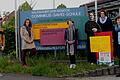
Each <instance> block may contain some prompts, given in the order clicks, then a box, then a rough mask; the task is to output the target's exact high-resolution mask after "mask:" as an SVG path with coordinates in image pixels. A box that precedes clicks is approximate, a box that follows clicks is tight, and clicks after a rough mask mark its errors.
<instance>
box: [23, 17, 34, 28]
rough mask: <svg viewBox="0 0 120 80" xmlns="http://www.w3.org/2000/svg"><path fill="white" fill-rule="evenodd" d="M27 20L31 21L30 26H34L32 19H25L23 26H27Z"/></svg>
mask: <svg viewBox="0 0 120 80" xmlns="http://www.w3.org/2000/svg"><path fill="white" fill-rule="evenodd" d="M26 21H29V27H32V22H31V20H30V19H25V21H24V24H23V26H26Z"/></svg>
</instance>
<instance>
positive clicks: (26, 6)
mask: <svg viewBox="0 0 120 80" xmlns="http://www.w3.org/2000/svg"><path fill="white" fill-rule="evenodd" d="M28 10H32V8H31V6H30V5H29V4H28V2H27V1H26V2H25V3H23V4H22V5H21V6H19V11H28Z"/></svg>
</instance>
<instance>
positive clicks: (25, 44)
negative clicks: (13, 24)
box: [20, 19, 35, 66]
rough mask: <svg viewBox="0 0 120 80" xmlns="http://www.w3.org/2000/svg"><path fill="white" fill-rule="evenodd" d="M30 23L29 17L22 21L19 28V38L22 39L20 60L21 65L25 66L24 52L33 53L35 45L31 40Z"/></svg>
mask: <svg viewBox="0 0 120 80" xmlns="http://www.w3.org/2000/svg"><path fill="white" fill-rule="evenodd" d="M31 27H32V23H31V21H30V19H26V20H25V21H24V25H23V27H21V29H20V34H21V40H22V54H21V61H22V65H23V66H26V65H27V64H26V54H27V53H28V52H30V54H33V52H34V51H35V45H34V41H33V33H32V31H31Z"/></svg>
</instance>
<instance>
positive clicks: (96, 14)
mask: <svg viewBox="0 0 120 80" xmlns="http://www.w3.org/2000/svg"><path fill="white" fill-rule="evenodd" d="M95 19H96V22H97V19H98V13H97V0H95Z"/></svg>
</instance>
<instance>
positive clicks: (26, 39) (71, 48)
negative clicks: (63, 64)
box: [20, 10, 120, 68]
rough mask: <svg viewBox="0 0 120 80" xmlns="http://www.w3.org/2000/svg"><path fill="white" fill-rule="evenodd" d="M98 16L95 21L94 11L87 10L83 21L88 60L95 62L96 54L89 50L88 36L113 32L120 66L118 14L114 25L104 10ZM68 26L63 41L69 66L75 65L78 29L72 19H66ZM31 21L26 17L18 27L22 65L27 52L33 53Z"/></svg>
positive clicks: (119, 25) (119, 21) (73, 66)
mask: <svg viewBox="0 0 120 80" xmlns="http://www.w3.org/2000/svg"><path fill="white" fill-rule="evenodd" d="M99 14H100V17H99V19H98V21H97V22H95V14H94V12H89V20H88V21H87V22H86V23H85V33H86V34H87V54H88V62H89V63H91V64H96V62H97V61H96V54H95V53H92V52H91V50H90V37H91V36H94V33H95V32H108V31H112V32H113V41H114V54H116V55H117V56H118V59H119V66H120V16H117V17H116V18H115V22H116V25H115V26H113V23H112V20H111V19H110V18H109V17H108V16H107V13H106V11H105V10H101V11H100V13H99ZM67 24H68V26H69V27H68V28H67V29H66V30H65V42H66V53H67V55H69V58H70V68H75V67H76V60H75V53H76V51H77V50H76V49H77V43H78V29H77V28H76V27H75V25H74V21H72V20H68V21H67ZM31 27H32V23H31V21H30V20H29V19H26V20H25V22H24V25H23V27H21V29H20V34H21V39H22V53H21V61H22V65H23V66H26V61H25V59H26V58H25V57H26V54H27V52H30V54H33V53H35V44H34V42H33V41H34V39H33V33H32V31H31Z"/></svg>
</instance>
